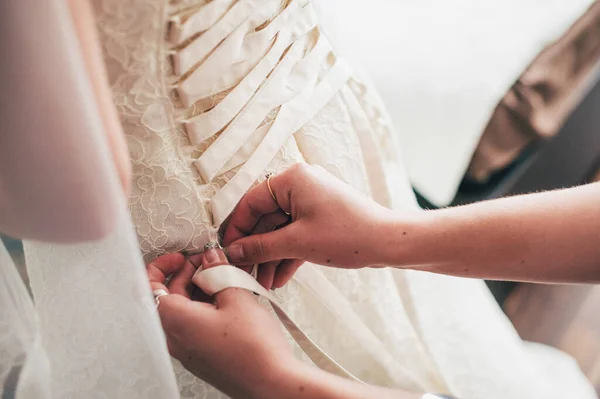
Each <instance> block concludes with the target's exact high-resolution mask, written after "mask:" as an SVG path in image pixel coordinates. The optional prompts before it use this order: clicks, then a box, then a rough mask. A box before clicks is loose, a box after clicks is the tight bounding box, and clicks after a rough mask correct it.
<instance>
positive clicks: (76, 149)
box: [0, 0, 122, 242]
mask: <svg viewBox="0 0 600 399" xmlns="http://www.w3.org/2000/svg"><path fill="white" fill-rule="evenodd" d="M31 10H35V12H32V11H31ZM0 20H1V22H2V23H0V50H1V52H2V54H3V55H4V57H5V59H6V60H7V62H3V63H2V64H1V65H0V81H2V82H3V84H4V86H3V90H2V91H1V92H0V96H3V98H2V99H1V103H2V107H0V120H2V134H0V231H2V232H4V233H6V234H8V235H11V236H14V237H19V238H28V239H36V240H44V241H55V242H72V241H81V240H92V239H99V238H102V237H104V236H106V235H107V234H108V233H109V232H110V231H112V228H113V226H114V224H115V222H116V215H117V211H118V207H119V206H121V199H120V198H119V196H121V195H122V193H119V192H118V191H117V190H116V189H115V188H116V187H117V184H116V183H117V180H116V175H115V172H114V166H113V163H112V161H111V157H110V155H108V154H110V152H109V150H108V148H107V147H108V146H107V140H106V137H105V135H104V131H103V129H102V119H101V116H100V115H99V114H98V104H97V103H96V101H95V99H94V92H93V90H92V87H91V85H90V80H89V76H88V74H87V73H86V64H85V63H84V62H83V58H82V57H81V54H80V51H79V50H80V44H79V43H78V41H77V36H76V34H75V30H74V29H73V24H72V16H71V15H70V10H69V8H68V6H67V4H66V3H63V2H51V1H33V0H22V1H17V2H14V1H9V2H2V3H1V4H0Z"/></svg>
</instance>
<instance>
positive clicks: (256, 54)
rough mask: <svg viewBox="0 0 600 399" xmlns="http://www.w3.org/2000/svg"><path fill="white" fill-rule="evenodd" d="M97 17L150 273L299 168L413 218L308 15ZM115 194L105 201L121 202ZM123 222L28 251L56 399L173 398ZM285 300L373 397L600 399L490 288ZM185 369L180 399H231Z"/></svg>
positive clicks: (394, 285) (394, 166)
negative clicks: (272, 175) (261, 184)
mask: <svg viewBox="0 0 600 399" xmlns="http://www.w3.org/2000/svg"><path fill="white" fill-rule="evenodd" d="M95 4H96V11H97V16H98V27H99V31H100V33H101V37H102V45H103V48H104V52H105V57H106V66H107V70H108V73H109V77H110V81H111V85H112V89H113V94H114V100H115V103H116V105H117V108H118V109H119V112H120V115H121V119H122V123H123V125H124V128H125V132H126V135H127V140H128V144H129V147H130V149H131V156H132V160H133V163H134V184H133V193H132V197H131V200H130V210H131V215H132V218H133V221H134V224H135V228H136V230H137V235H138V239H139V243H140V245H141V248H142V252H143V254H144V256H145V258H146V260H149V259H151V258H153V257H155V256H157V255H159V254H161V253H163V252H170V251H185V250H194V249H199V248H201V247H202V246H203V245H204V244H205V243H206V242H207V241H209V240H213V239H215V238H216V235H217V228H218V226H219V225H220V224H221V222H222V221H223V220H224V219H225V217H226V216H227V215H228V213H229V212H230V211H231V210H232V208H233V207H234V206H235V204H236V203H237V200H238V199H239V197H240V196H241V195H243V193H244V192H245V190H247V188H249V187H250V186H251V185H252V184H253V183H254V181H256V180H257V179H258V180H260V179H262V178H263V177H262V176H263V174H264V173H265V172H270V171H273V172H276V171H279V170H281V169H283V168H285V167H287V166H289V165H291V164H293V163H296V162H308V163H312V164H317V165H321V166H323V167H324V168H325V169H327V170H328V171H330V172H331V173H333V174H334V175H336V176H337V177H339V178H340V179H342V180H344V181H346V182H348V183H349V184H351V185H353V186H354V187H356V188H357V189H359V190H361V191H362V192H364V193H365V194H367V195H370V196H371V197H372V198H373V199H375V200H376V201H378V202H379V203H381V204H383V205H385V206H388V207H391V208H394V209H399V210H400V209H404V210H408V211H416V210H417V206H416V204H415V201H414V197H413V196H412V192H411V188H410V185H409V184H408V182H407V179H406V176H405V173H404V169H403V166H402V159H401V157H400V151H399V148H398V146H397V144H396V142H395V136H394V133H393V129H392V127H391V126H390V124H389V122H388V117H387V115H386V113H385V111H384V109H383V107H382V105H381V102H380V101H379V99H378V97H377V95H376V93H374V92H373V91H372V90H371V89H370V87H369V86H367V85H365V84H364V83H362V82H361V81H360V80H358V79H357V78H356V77H355V76H354V75H353V73H352V70H351V69H350V67H349V66H348V65H346V64H345V63H344V61H343V60H341V59H339V58H338V57H336V56H335V54H334V53H333V52H332V49H331V46H330V45H329V42H328V40H327V37H326V36H325V35H323V33H322V32H321V31H320V29H319V25H318V14H317V13H316V12H315V11H314V10H313V8H312V4H311V2H308V1H296V0H291V1H283V2H281V1H274V0H273V1H269V0H240V1H233V0H213V1H211V2H207V3H205V2H203V1H192V0H185V1H182V2H180V3H177V4H172V3H170V2H169V1H168V0H126V1H125V0H98V1H96V2H95ZM32 9H35V10H36V13H37V11H39V10H38V9H37V8H35V7H34V8H32ZM50 14H51V13H50ZM35 15H37V16H39V15H40V14H35ZM62 22H63V24H65V26H67V25H68V21H64V20H63V21H62ZM73 54H75V53H73ZM73 57H74V56H73ZM74 58H76V57H74ZM80 66H81V65H80ZM91 121H96V122H97V119H94V118H91ZM90 124H91V125H92V126H93V123H92V122H90ZM98 124H99V123H98ZM92 130H93V129H92ZM96 130H97V128H96ZM96 133H97V132H96ZM90 137H92V136H90ZM93 137H96V138H95V141H94V140H92V144H93V146H94V147H97V148H98V151H100V152H102V153H103V154H106V153H107V149H106V148H105V145H104V146H103V144H102V142H101V141H100V140H99V139H98V137H97V136H93ZM104 167H105V168H106V165H104ZM109 169H110V168H109ZM114 180H115V181H114V182H113V183H114V184H113V188H114V190H112V191H110V192H104V193H100V194H101V195H115V196H117V195H118V194H117V192H118V190H117V188H116V185H117V184H116V177H115V179H114ZM118 219H119V223H118V224H117V227H116V229H115V231H114V232H113V233H112V234H110V235H109V236H108V237H107V238H106V239H104V240H102V241H100V242H96V243H89V244H85V245H83V244H74V245H57V244H43V243H36V242H26V243H25V250H26V256H27V262H28V265H27V266H28V272H29V275H30V278H31V288H32V291H33V293H34V297H35V301H36V303H35V312H37V316H36V317H34V316H32V319H34V321H33V322H32V323H30V324H29V325H30V326H32V327H31V328H32V330H33V331H37V334H39V337H40V340H39V341H40V342H41V344H40V345H41V350H40V351H39V352H36V353H41V354H42V355H43V356H41V358H43V359H47V361H48V362H47V364H48V367H47V369H48V370H49V371H48V372H47V373H46V372H43V373H42V374H43V375H44V376H48V375H50V376H51V378H47V379H45V380H44V384H45V385H44V384H42V385H41V386H46V387H47V386H50V388H49V389H47V390H45V392H47V393H48V392H50V393H51V394H49V395H48V397H52V398H83V397H85V398H106V397H110V398H150V399H154V398H157V399H158V398H172V397H176V394H175V393H174V389H175V385H174V380H173V375H172V373H171V369H170V366H169V364H168V360H167V357H166V350H165V345H164V342H163V340H164V337H163V336H162V335H161V334H160V333H159V330H158V320H157V318H156V314H155V313H153V312H152V309H151V304H152V303H151V302H148V301H149V299H150V296H149V292H148V290H149V289H148V287H147V284H146V279H145V276H144V275H143V268H142V264H141V261H140V259H139V256H136V253H135V247H136V245H137V244H136V243H135V242H134V239H133V234H132V231H131V225H130V221H129V219H128V217H126V216H125V215H124V214H121V215H120V216H119V218H118ZM0 255H2V253H0ZM5 258H6V256H4V255H3V256H2V259H0V262H3V266H4V264H7V263H8V261H7V260H6V259H5ZM275 295H276V296H277V297H278V298H279V301H280V302H281V303H282V307H283V308H284V310H285V311H286V313H287V314H288V315H289V316H290V318H291V319H293V320H294V321H295V322H296V324H297V325H298V326H299V327H300V328H301V329H302V330H303V331H305V332H306V334H307V335H308V336H309V337H310V338H311V339H313V340H314V341H315V342H316V343H317V344H318V345H319V346H320V347H321V348H322V349H323V350H324V351H325V352H326V353H327V354H328V355H329V356H330V357H331V358H333V359H334V360H335V361H336V362H338V363H339V364H340V365H341V366H343V367H344V368H345V369H346V370H348V371H349V372H350V373H352V374H353V375H354V376H356V377H357V378H359V379H361V380H364V381H366V382H370V383H376V384H382V385H393V386H400V387H404V388H406V389H412V390H417V391H442V392H448V393H451V394H454V395H456V396H458V397H460V398H466V399H471V398H472V399H475V398H491V399H495V398H497V399H505V398H515V399H516V398H564V397H577V398H592V397H595V395H594V393H593V390H592V389H591V387H590V386H589V384H588V383H587V382H586V381H585V379H584V377H583V376H582V375H581V373H580V371H579V370H578V369H577V367H576V365H575V364H574V362H573V361H572V360H570V359H569V358H567V357H565V356H564V355H561V354H559V353H558V352H555V351H551V350H548V349H546V348H544V349H542V348H540V347H537V346H534V347H530V346H529V345H525V344H524V343H523V342H522V341H521V340H520V339H519V337H518V335H517V334H516V332H515V331H514V329H513V328H512V326H511V325H510V322H509V321H508V320H507V319H506V318H505V317H504V315H503V314H502V312H501V310H500V309H499V308H498V306H497V305H496V304H495V302H494V301H493V298H492V297H491V295H490V293H489V292H488V291H487V289H486V287H485V285H483V283H481V282H480V281H476V280H467V279H456V278H451V277H445V276H437V275H431V274H428V273H421V272H409V271H399V270H389V269H385V270H355V271H341V270H334V269H327V268H321V267H318V266H315V265H310V264H308V265H305V266H303V267H302V268H301V269H300V271H299V273H298V274H297V275H296V276H295V278H294V279H293V281H292V282H291V283H290V284H288V285H287V286H286V287H285V288H283V289H280V290H277V291H276V293H275ZM0 300H3V297H0ZM28 314H31V312H28ZM31 342H36V340H35V339H32V340H30V341H29V344H28V345H27V347H29V348H32V347H34V346H33V345H32V344H31ZM0 347H2V348H4V343H2V346H0ZM296 350H297V352H298V355H299V356H302V353H301V351H300V350H298V348H296ZM16 357H18V356H16ZM41 364H42V365H43V364H44V362H41ZM175 371H176V375H177V382H178V384H179V389H180V392H181V397H182V398H224V397H225V396H224V395H223V394H221V393H219V392H217V391H216V390H215V389H213V388H211V387H210V386H208V385H207V384H205V383H204V382H202V381H200V380H198V379H197V378H195V377H194V376H192V375H191V374H189V373H187V372H186V371H185V370H183V369H182V367H181V366H180V365H178V364H176V365H175ZM24 381H27V379H26V378H25V379H24ZM34 397H39V396H36V395H35V394H32V393H24V394H21V396H17V398H19V399H20V398H25V399H31V398H34Z"/></svg>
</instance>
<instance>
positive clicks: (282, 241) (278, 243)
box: [227, 223, 300, 265]
mask: <svg viewBox="0 0 600 399" xmlns="http://www.w3.org/2000/svg"><path fill="white" fill-rule="evenodd" d="M297 232H299V230H298V228H297V224H296V223H292V224H290V225H288V226H285V227H284V228H282V229H279V230H275V231H272V232H270V233H265V234H257V235H252V236H248V237H244V238H241V239H239V240H237V241H235V242H234V243H233V244H231V245H230V246H229V247H227V253H228V254H229V260H230V261H231V262H232V263H233V264H236V265H253V264H256V263H265V262H270V261H274V260H280V259H287V258H297V257H298V255H299V254H298V251H299V250H300V248H299V247H300V245H299V244H298V237H300V235H299V234H297Z"/></svg>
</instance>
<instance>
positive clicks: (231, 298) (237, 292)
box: [202, 248, 256, 308]
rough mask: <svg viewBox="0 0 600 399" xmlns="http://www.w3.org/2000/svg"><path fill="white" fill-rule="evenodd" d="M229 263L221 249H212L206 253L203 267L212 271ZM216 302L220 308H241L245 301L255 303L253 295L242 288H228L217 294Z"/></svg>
mask: <svg viewBox="0 0 600 399" xmlns="http://www.w3.org/2000/svg"><path fill="white" fill-rule="evenodd" d="M228 264H229V261H228V260H227V257H226V256H225V253H224V252H223V251H222V250H221V249H217V248H212V249H209V250H206V251H204V253H203V259H202V267H203V268H204V269H210V268H213V267H217V266H221V265H228ZM214 297H215V300H216V302H217V307H218V308H227V307H230V306H239V305H240V304H242V303H243V302H244V301H249V300H251V301H255V302H256V299H254V297H253V295H252V294H251V293H250V292H248V291H246V290H244V289H241V288H228V289H226V290H224V291H221V292H219V293H217V294H215V296H214Z"/></svg>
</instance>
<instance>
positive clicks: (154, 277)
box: [146, 254, 185, 292]
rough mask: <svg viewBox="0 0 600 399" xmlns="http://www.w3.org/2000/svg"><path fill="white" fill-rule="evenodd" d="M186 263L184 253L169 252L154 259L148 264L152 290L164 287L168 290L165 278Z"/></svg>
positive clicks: (147, 268)
mask: <svg viewBox="0 0 600 399" xmlns="http://www.w3.org/2000/svg"><path fill="white" fill-rule="evenodd" d="M184 264H185V257H184V256H183V255H182V254H167V255H163V256H160V257H158V258H156V259H155V260H154V261H152V262H151V263H150V264H149V265H148V266H146V272H147V273H148V279H149V280H150V286H151V287H152V290H157V289H163V290H165V291H167V292H168V289H167V287H166V286H165V280H166V279H167V277H168V276H170V275H171V274H173V273H177V272H178V271H180V270H181V269H183V266H184Z"/></svg>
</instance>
